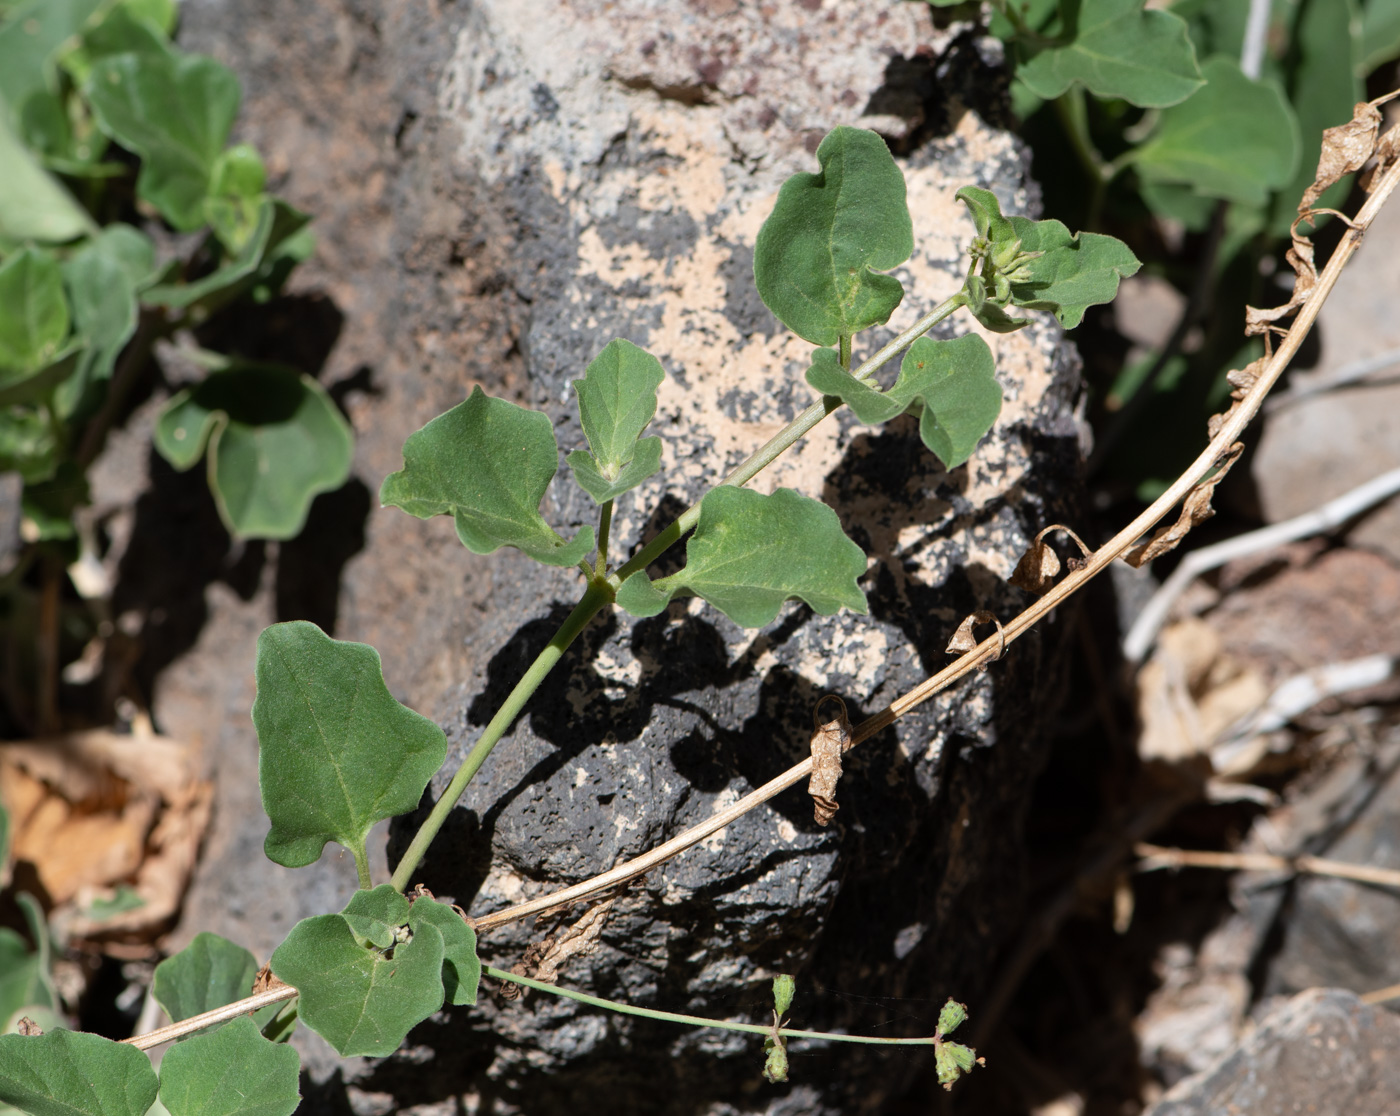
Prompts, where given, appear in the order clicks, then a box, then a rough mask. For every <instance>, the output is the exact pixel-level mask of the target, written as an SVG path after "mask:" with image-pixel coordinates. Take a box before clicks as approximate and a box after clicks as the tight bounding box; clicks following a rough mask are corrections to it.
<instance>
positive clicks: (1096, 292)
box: [1010, 217, 1142, 329]
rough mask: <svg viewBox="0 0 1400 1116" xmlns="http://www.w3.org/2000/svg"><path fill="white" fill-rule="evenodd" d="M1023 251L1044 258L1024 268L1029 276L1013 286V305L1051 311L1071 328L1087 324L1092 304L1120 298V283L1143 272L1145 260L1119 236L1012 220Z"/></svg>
mask: <svg viewBox="0 0 1400 1116" xmlns="http://www.w3.org/2000/svg"><path fill="white" fill-rule="evenodd" d="M1010 221H1011V227H1012V228H1013V229H1015V231H1016V235H1017V236H1018V237H1020V239H1021V250H1022V251H1024V252H1040V253H1041V255H1039V256H1037V257H1036V258H1035V259H1032V260H1029V261H1028V262H1026V263H1025V264H1024V265H1023V268H1024V271H1025V272H1026V274H1027V275H1028V276H1029V278H1027V279H1024V280H1020V281H1016V280H1013V281H1012V283H1011V301H1012V303H1014V304H1015V305H1016V306H1024V307H1026V308H1027V309H1030V310H1049V311H1051V312H1053V313H1054V315H1055V317H1057V318H1058V319H1059V320H1060V324H1061V325H1063V326H1064V327H1065V328H1066V329H1073V328H1074V327H1075V326H1077V325H1078V324H1079V323H1080V322H1081V321H1083V320H1084V311H1085V310H1086V309H1088V308H1089V307H1090V306H1098V305H1100V304H1102V303H1105V302H1112V301H1113V300H1114V299H1115V298H1117V297H1118V282H1119V280H1120V279H1126V278H1128V276H1130V275H1135V274H1137V270H1138V268H1140V267H1142V262H1141V261H1140V260H1139V259H1138V258H1137V257H1136V256H1134V255H1133V253H1132V252H1131V251H1130V250H1129V248H1128V246H1127V245H1126V244H1124V243H1123V242H1122V241H1121V240H1118V239H1117V238H1116V237H1112V236H1104V235H1103V234H1102V233H1091V232H1083V233H1077V234H1074V235H1071V234H1070V231H1069V229H1067V228H1066V227H1065V226H1064V225H1063V224H1061V223H1060V222H1059V221H1031V220H1029V219H1028V218H1025V217H1012V218H1010Z"/></svg>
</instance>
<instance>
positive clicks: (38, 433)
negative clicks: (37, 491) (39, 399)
mask: <svg viewBox="0 0 1400 1116" xmlns="http://www.w3.org/2000/svg"><path fill="white" fill-rule="evenodd" d="M57 467H58V442H57V441H56V440H55V438H54V431H53V424H52V423H50V422H49V421H48V419H47V418H46V417H45V416H44V415H42V414H40V413H39V412H38V411H36V410H33V409H31V408H27V407H20V406H13V405H12V406H9V407H5V408H3V409H0V473H9V472H15V473H18V474H19V475H20V476H21V477H22V478H23V479H24V480H25V481H26V482H36V483H37V482H38V481H43V480H47V479H48V478H49V477H51V476H53V474H54V470H55V469H56V468H57Z"/></svg>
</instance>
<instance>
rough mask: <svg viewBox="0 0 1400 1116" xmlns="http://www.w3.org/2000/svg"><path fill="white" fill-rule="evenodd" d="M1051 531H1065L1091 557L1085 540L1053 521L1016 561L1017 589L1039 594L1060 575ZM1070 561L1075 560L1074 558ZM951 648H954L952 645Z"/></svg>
mask: <svg viewBox="0 0 1400 1116" xmlns="http://www.w3.org/2000/svg"><path fill="white" fill-rule="evenodd" d="M1051 531H1063V532H1064V533H1065V534H1066V535H1068V536H1069V537H1070V538H1071V539H1073V540H1074V542H1075V545H1076V546H1078V547H1079V552H1080V553H1081V554H1082V555H1084V557H1086V558H1087V557H1089V554H1090V553H1091V552H1090V550H1089V548H1088V547H1087V546H1086V545H1085V544H1084V540H1083V539H1081V538H1080V537H1079V536H1078V535H1076V534H1075V533H1074V532H1073V531H1072V530H1070V528H1068V527H1066V526H1065V525H1064V524H1063V523H1052V524H1051V525H1050V526H1049V527H1042V528H1041V529H1040V531H1039V532H1038V533H1037V534H1036V536H1035V538H1034V539H1032V540H1031V545H1030V546H1029V547H1028V548H1027V549H1026V552H1025V553H1024V554H1023V555H1021V560H1020V561H1019V562H1017V563H1016V568H1015V569H1014V570H1012V571H1011V577H1010V579H1009V580H1010V582H1011V584H1012V585H1014V586H1016V588H1017V589H1024V590H1025V591H1026V592H1028V593H1035V594H1037V595H1039V594H1042V593H1045V592H1047V591H1048V590H1049V588H1050V585H1051V583H1052V582H1053V581H1054V579H1055V578H1056V577H1057V576H1058V575H1059V572H1060V556H1059V555H1058V554H1056V553H1055V552H1054V550H1052V549H1051V548H1050V544H1049V543H1047V542H1046V541H1045V536H1046V535H1048V534H1050V532H1051ZM1070 561H1071V562H1073V561H1074V559H1071V560H1070ZM955 638H956V637H955ZM949 650H952V648H951V646H950V647H949ZM964 650H966V648H964Z"/></svg>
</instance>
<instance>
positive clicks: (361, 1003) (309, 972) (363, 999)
mask: <svg viewBox="0 0 1400 1116" xmlns="http://www.w3.org/2000/svg"><path fill="white" fill-rule="evenodd" d="M442 962H443V942H442V934H441V933H440V932H439V931H438V929H437V927H436V926H434V925H432V924H431V922H429V921H427V920H422V921H420V922H419V924H418V926H417V927H416V928H415V930H414V933H413V937H412V939H411V940H410V941H408V942H405V943H404V944H403V945H400V946H397V947H395V948H394V950H393V951H392V953H385V952H383V951H381V950H377V949H374V948H372V947H371V948H366V947H364V946H361V945H360V944H359V943H358V942H356V941H355V936H354V934H352V933H351V932H350V926H349V924H348V923H347V922H346V921H345V919H343V918H342V917H341V916H340V915H338V914H331V915H319V916H317V917H315V918H308V919H303V920H302V921H301V922H299V923H297V924H296V925H295V926H294V927H292V932H291V933H290V934H288V935H287V940H286V941H284V942H283V943H282V944H281V945H280V946H278V947H277V949H276V951H275V952H274V953H273V954H272V971H273V972H274V973H275V974H276V975H277V978H278V979H279V980H284V981H286V982H287V983H288V984H290V985H293V986H294V987H295V988H296V990H297V993H298V995H299V997H300V1001H301V1006H300V1012H301V1019H302V1022H304V1023H305V1024H306V1025H307V1026H308V1027H310V1028H311V1029H312V1030H313V1031H315V1032H316V1033H317V1034H319V1035H320V1036H321V1037H322V1038H324V1039H325V1040H326V1041H327V1042H329V1043H330V1044H331V1045H332V1046H333V1047H335V1049H336V1050H337V1051H338V1052H339V1053H340V1054H343V1055H352V1054H370V1055H379V1056H381V1057H382V1056H384V1055H386V1054H392V1053H393V1052H394V1051H395V1050H397V1049H398V1048H399V1044H400V1043H402V1042H403V1040H404V1038H405V1036H406V1035H407V1034H408V1032H409V1031H410V1030H412V1029H413V1028H414V1027H415V1026H417V1025H418V1024H419V1023H421V1022H422V1021H423V1020H425V1019H427V1018H428V1016H430V1015H432V1014H433V1012H435V1011H437V1010H438V1009H439V1008H441V1007H442V1003H443V990H442Z"/></svg>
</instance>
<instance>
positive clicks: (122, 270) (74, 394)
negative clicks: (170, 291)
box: [55, 224, 155, 415]
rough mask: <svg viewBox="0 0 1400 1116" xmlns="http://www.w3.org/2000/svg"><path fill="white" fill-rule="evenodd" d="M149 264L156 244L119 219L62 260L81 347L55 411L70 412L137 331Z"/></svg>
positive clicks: (105, 375) (152, 263)
mask: <svg viewBox="0 0 1400 1116" xmlns="http://www.w3.org/2000/svg"><path fill="white" fill-rule="evenodd" d="M154 266H155V245H154V244H152V243H151V241H150V239H149V238H148V237H146V236H144V235H143V234H141V233H139V232H137V231H136V230H135V229H133V228H132V227H131V226H130V225H121V224H114V225H109V226H107V227H106V228H105V229H103V230H102V232H100V233H99V234H98V235H97V236H95V237H93V238H92V239H91V240H90V241H88V243H87V244H85V245H83V247H82V248H80V249H79V250H78V251H77V252H75V253H74V254H73V255H72V256H70V257H69V258H68V260H67V261H66V262H65V263H64V265H63V278H64V280H65V282H66V283H67V286H68V296H69V298H70V299H71V300H72V303H73V327H74V330H75V332H76V333H77V334H78V335H79V337H81V338H82V340H83V342H84V344H85V348H84V349H83V352H82V353H81V355H80V356H79V357H78V365H77V368H76V370H75V372H74V374H73V375H72V376H70V377H69V378H68V379H67V380H65V381H64V382H63V384H62V386H61V387H60V388H59V391H58V395H57V397H56V399H55V404H56V405H57V407H58V409H59V412H60V414H65V415H69V414H72V413H74V411H75V410H77V409H78V407H79V405H80V404H81V403H82V402H83V401H84V400H83V397H84V394H85V393H86V392H87V391H89V390H90V389H91V386H92V385H93V384H94V383H95V382H96V381H99V380H105V379H107V378H108V377H109V376H111V374H112V368H113V366H114V365H115V364H116V360H117V357H118V355H119V354H120V353H121V351H122V348H123V347H124V346H125V345H126V343H127V341H128V340H130V338H131V335H132V334H133V333H135V332H136V319H137V313H138V310H137V296H136V292H137V289H138V286H139V284H140V283H141V282H143V281H144V280H145V279H146V278H147V277H148V276H149V275H150V274H151V271H152V269H153V268H154ZM88 402H89V405H91V401H90V400H89V401H88Z"/></svg>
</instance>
